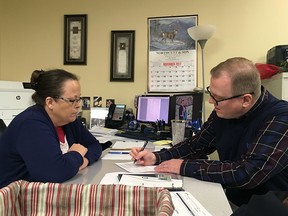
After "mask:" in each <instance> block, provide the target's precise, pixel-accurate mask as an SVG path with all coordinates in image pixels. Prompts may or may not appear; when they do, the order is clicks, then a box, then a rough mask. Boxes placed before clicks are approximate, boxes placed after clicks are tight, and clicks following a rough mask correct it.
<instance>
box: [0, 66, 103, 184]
mask: <svg viewBox="0 0 288 216" xmlns="http://www.w3.org/2000/svg"><path fill="white" fill-rule="evenodd" d="M31 86H32V88H33V89H34V90H35V93H34V94H33V95H32V99H33V100H34V102H35V105H33V106H31V107H29V108H27V109H26V110H25V111H23V112H22V113H20V114H18V115H17V116H16V117H15V118H14V119H13V120H12V122H11V123H10V124H9V126H8V127H7V129H6V130H5V131H4V133H3V135H2V137H1V140H0V188H1V187H4V186H6V185H8V184H9V183H11V182H13V181H16V180H19V179H24V180H27V181H40V182H64V181H66V180H68V179H70V178H72V177H73V176H75V175H76V174H77V172H78V171H79V170H81V169H83V168H85V167H86V166H88V165H89V164H92V163H93V162H95V161H97V160H98V159H99V158H100V156H101V153H102V148H101V146H100V144H99V142H98V141H97V140H96V139H95V138H94V136H93V135H92V134H91V133H90V132H89V131H88V130H87V129H86V128H85V127H84V126H83V125H82V123H81V122H80V121H79V120H78V119H77V114H78V111H79V108H80V107H81V97H80V95H81V89H80V84H79V81H78V78H77V77H76V76H75V75H74V74H71V73H69V72H67V71H64V70H58V69H57V70H50V71H46V72H44V71H34V72H33V73H32V75H31Z"/></svg>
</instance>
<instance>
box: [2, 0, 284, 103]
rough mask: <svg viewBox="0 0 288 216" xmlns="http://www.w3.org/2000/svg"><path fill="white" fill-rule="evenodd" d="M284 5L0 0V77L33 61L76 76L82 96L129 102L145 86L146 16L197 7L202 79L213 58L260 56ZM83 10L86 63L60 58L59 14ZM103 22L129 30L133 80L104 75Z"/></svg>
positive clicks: (13, 76) (280, 23) (20, 76)
mask: <svg viewBox="0 0 288 216" xmlns="http://www.w3.org/2000/svg"><path fill="white" fill-rule="evenodd" d="M113 2H114V3H113ZM287 8H288V1H287V0H241V1H239V0H237V1H236V0H221V1H220V0H181V1H175V0H165V1H163V0H156V1H155V0H145V1H138V0H125V1H100V0H82V1H80V0H60V1H59V0H46V1H45V0H25V1H20V0H9V1H7V0H0V20H1V21H0V27H1V28H0V79H1V80H13V81H14V80H16V81H28V80H29V78H30V74H31V72H32V71H33V70H34V69H50V68H63V69H66V70H68V71H71V72H73V73H76V74H77V75H79V76H80V79H81V85H82V95H83V96H91V97H93V96H95V95H97V96H102V97H103V100H106V98H115V99H116V102H117V103H125V104H127V106H128V107H132V106H133V98H134V95H136V94H142V93H144V92H146V91H147V18H148V17H160V16H178V15H194V14H198V16H199V17H198V19H199V25H201V24H213V25H215V26H216V27H217V30H216V32H215V34H214V36H213V38H211V39H210V40H209V41H208V43H207V44H206V47H205V69H206V72H205V73H206V74H207V75H206V85H208V84H209V70H210V69H211V67H213V66H214V65H215V64H217V63H219V62H220V61H222V60H224V59H226V58H228V57H232V56H245V57H247V58H249V59H251V60H253V61H255V62H265V58H266V52H267V50H268V49H270V48H271V47H273V46H275V45H280V44H287V43H288V41H287V35H288V28H287V27H286V24H285V23H286V21H287V18H288V13H287ZM83 13H84V14H88V52H87V55H88V63H87V65H86V66H64V65H63V16H64V14H83ZM111 30H135V31H136V38H135V39H136V45H135V81H134V82H110V81H109V77H110V32H111ZM200 60H201V58H200V56H199V61H200ZM200 67H201V64H199V70H200V71H201V68H200ZM199 74H201V73H199ZM200 76H201V75H199V80H201V77H200ZM199 85H200V86H201V81H199ZM208 108H209V107H208Z"/></svg>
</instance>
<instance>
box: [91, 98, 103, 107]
mask: <svg viewBox="0 0 288 216" xmlns="http://www.w3.org/2000/svg"><path fill="white" fill-rule="evenodd" d="M93 107H102V97H101V96H94V97H93Z"/></svg>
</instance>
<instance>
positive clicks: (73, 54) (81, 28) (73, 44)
mask: <svg viewBox="0 0 288 216" xmlns="http://www.w3.org/2000/svg"><path fill="white" fill-rule="evenodd" d="M86 64H87V14H75V15H64V65H86Z"/></svg>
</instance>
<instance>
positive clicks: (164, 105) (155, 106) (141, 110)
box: [136, 95, 170, 124]
mask: <svg viewBox="0 0 288 216" xmlns="http://www.w3.org/2000/svg"><path fill="white" fill-rule="evenodd" d="M169 105H170V96H169V95H160V96H159V95H158V96H157V95H145V96H138V99H137V109H136V120H137V121H139V122H144V123H151V122H156V121H158V120H164V121H165V124H169Z"/></svg>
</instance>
